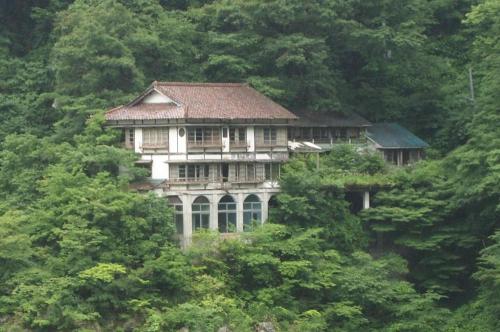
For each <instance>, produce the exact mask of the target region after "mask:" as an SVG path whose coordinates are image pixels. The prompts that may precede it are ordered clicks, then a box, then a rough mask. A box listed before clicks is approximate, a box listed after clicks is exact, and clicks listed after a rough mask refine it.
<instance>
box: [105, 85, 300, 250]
mask: <svg viewBox="0 0 500 332" xmlns="http://www.w3.org/2000/svg"><path fill="white" fill-rule="evenodd" d="M296 119H297V117H296V116H295V115H294V114H292V113H291V112H289V111H288V110H286V109H285V108H283V107H281V106H280V105H278V104H276V103H274V102H273V101H271V100H270V99H268V98H267V97H265V96H263V95H261V94H259V93H258V92H257V91H255V90H253V89H252V88H250V87H249V86H247V85H244V84H210V83H208V84H207V83H205V84H188V83H160V82H154V83H153V84H152V85H151V86H150V87H149V88H148V89H147V90H146V91H145V92H144V94H143V95H141V96H140V97H138V98H137V99H135V100H134V101H132V102H131V103H130V104H128V105H125V106H120V107H117V108H115V109H112V110H110V111H108V112H107V113H106V120H107V123H108V125H109V126H114V127H119V128H123V130H124V144H125V146H126V147H128V148H130V149H133V150H134V151H135V152H136V153H138V154H139V155H140V160H139V161H138V163H140V164H141V165H143V166H144V167H146V168H148V169H149V170H150V172H151V182H152V183H153V184H154V185H153V186H152V188H151V189H152V190H155V191H156V192H157V193H158V194H159V195H162V196H166V197H167V198H168V200H169V202H170V203H171V204H172V205H173V206H174V208H175V211H176V224H177V229H178V232H179V233H180V234H182V238H183V239H184V241H189V239H190V238H191V235H192V233H193V231H195V230H197V229H200V228H209V229H214V230H217V229H218V230H219V231H220V232H222V233H232V232H236V231H244V230H245V229H250V228H251V227H252V223H254V222H263V221H264V220H266V219H267V215H268V204H269V201H270V200H271V198H272V196H273V195H275V194H276V193H277V192H278V191H279V188H278V185H277V179H278V177H279V174H280V168H281V164H282V163H283V162H286V161H287V160H288V156H289V154H288V145H287V144H288V139H287V127H288V126H289V125H290V124H291V123H292V122H293V121H294V120H296Z"/></svg>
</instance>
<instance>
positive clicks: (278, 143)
mask: <svg viewBox="0 0 500 332" xmlns="http://www.w3.org/2000/svg"><path fill="white" fill-rule="evenodd" d="M255 146H256V147H258V148H277V147H287V143H286V142H281V141H263V140H256V141H255Z"/></svg>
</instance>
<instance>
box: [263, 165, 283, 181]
mask: <svg viewBox="0 0 500 332" xmlns="http://www.w3.org/2000/svg"><path fill="white" fill-rule="evenodd" d="M264 174H265V178H266V180H270V181H276V180H277V179H279V177H280V164H278V163H268V164H265V165H264Z"/></svg>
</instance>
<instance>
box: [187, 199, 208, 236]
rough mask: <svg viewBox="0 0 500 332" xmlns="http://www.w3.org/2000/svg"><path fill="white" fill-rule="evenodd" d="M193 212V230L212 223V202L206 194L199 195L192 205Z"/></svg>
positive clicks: (206, 226)
mask: <svg viewBox="0 0 500 332" xmlns="http://www.w3.org/2000/svg"><path fill="white" fill-rule="evenodd" d="M191 209H192V212H193V231H195V230H197V229H200V228H207V229H208V227H209V225H210V202H209V201H208V199H207V198H206V197H205V196H200V197H197V198H196V199H195V200H194V202H193V205H192V207H191Z"/></svg>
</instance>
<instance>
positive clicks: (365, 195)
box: [363, 191, 370, 210]
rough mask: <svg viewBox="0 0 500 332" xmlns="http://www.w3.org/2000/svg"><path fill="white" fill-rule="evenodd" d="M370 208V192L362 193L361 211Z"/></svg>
mask: <svg viewBox="0 0 500 332" xmlns="http://www.w3.org/2000/svg"><path fill="white" fill-rule="evenodd" d="M369 208H370V192H369V191H365V192H364V193H363V210H366V209H369Z"/></svg>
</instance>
